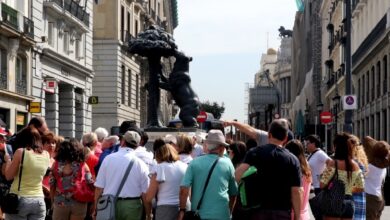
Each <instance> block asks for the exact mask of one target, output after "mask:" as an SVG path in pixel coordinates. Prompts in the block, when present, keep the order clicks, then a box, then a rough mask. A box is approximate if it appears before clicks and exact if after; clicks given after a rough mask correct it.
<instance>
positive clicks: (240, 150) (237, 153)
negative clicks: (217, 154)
mask: <svg viewBox="0 0 390 220" xmlns="http://www.w3.org/2000/svg"><path fill="white" fill-rule="evenodd" d="M227 152H228V155H229V158H230V159H231V160H232V163H233V166H234V167H238V165H240V164H241V162H242V161H243V160H244V157H245V154H246V146H245V143H244V142H241V141H236V142H233V143H232V144H229V146H228V148H227Z"/></svg>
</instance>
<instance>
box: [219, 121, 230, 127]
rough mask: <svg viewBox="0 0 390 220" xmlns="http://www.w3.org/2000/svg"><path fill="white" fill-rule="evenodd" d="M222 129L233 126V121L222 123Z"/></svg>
mask: <svg viewBox="0 0 390 220" xmlns="http://www.w3.org/2000/svg"><path fill="white" fill-rule="evenodd" d="M222 124H223V127H228V126H232V125H233V121H222Z"/></svg>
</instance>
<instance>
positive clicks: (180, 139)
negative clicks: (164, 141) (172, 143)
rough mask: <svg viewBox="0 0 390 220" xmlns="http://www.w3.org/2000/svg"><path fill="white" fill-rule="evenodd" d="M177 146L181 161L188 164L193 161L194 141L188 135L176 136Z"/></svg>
mask: <svg viewBox="0 0 390 220" xmlns="http://www.w3.org/2000/svg"><path fill="white" fill-rule="evenodd" d="M176 139H177V145H176V150H177V152H178V153H179V157H180V160H181V161H182V162H184V163H186V164H189V163H190V162H191V161H192V159H193V158H192V156H191V153H192V150H193V140H192V138H191V137H189V136H188V135H186V134H179V135H177V136H176Z"/></svg>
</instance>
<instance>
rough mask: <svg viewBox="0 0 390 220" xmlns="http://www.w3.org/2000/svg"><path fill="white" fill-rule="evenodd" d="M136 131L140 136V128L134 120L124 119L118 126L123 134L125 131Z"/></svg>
mask: <svg viewBox="0 0 390 220" xmlns="http://www.w3.org/2000/svg"><path fill="white" fill-rule="evenodd" d="M130 130H131V131H136V132H137V133H138V134H139V135H140V136H141V129H139V128H138V126H137V122H136V121H124V122H122V124H121V126H120V127H119V133H120V134H121V135H124V134H125V133H126V131H130Z"/></svg>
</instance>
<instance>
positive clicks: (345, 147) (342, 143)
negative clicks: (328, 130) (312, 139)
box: [320, 133, 364, 220]
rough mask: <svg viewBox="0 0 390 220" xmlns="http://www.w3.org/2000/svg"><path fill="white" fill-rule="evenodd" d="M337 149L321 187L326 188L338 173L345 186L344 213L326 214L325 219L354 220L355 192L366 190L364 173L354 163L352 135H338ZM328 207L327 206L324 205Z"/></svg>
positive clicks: (324, 173) (335, 141)
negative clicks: (353, 195) (353, 194)
mask: <svg viewBox="0 0 390 220" xmlns="http://www.w3.org/2000/svg"><path fill="white" fill-rule="evenodd" d="M333 146H334V149H335V153H334V160H332V161H330V162H329V163H328V166H327V168H326V169H325V171H324V172H323V174H322V176H321V181H320V184H321V185H320V186H321V188H325V187H326V186H327V185H328V183H329V181H330V180H331V179H332V178H333V176H334V175H335V173H336V166H337V170H338V171H337V172H338V179H339V180H341V181H342V182H343V183H344V185H345V193H344V200H343V213H342V214H341V216H340V215H336V214H334V213H326V214H324V219H325V220H327V219H329V220H331V219H352V217H353V214H354V209H355V208H354V202H353V199H352V193H353V192H362V191H363V189H364V178H363V173H362V171H361V170H360V168H359V165H358V164H357V163H356V162H355V161H353V147H354V146H353V144H352V141H351V135H350V134H348V133H340V134H337V135H336V137H335V138H334V140H333ZM324 205H326V204H324Z"/></svg>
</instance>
